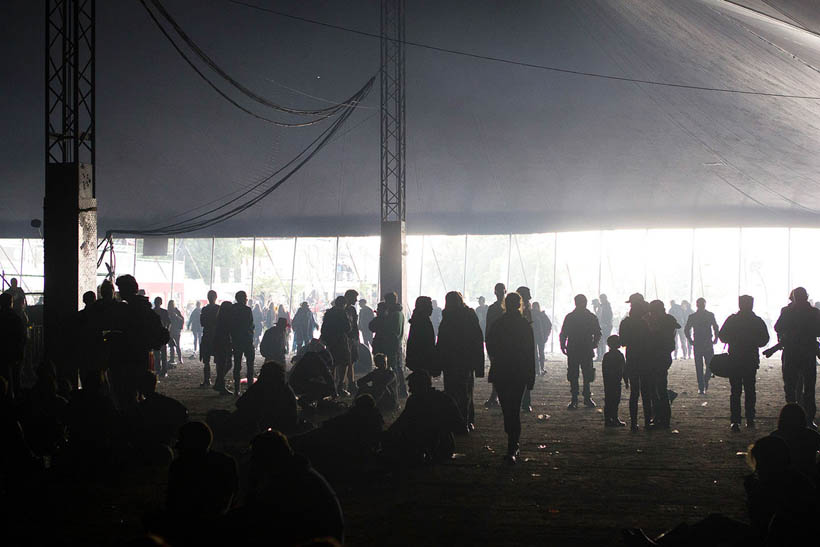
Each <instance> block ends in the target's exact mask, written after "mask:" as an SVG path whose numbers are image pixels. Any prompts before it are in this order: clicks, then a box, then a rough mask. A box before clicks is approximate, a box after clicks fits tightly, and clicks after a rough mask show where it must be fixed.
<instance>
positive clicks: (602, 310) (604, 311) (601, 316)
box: [595, 294, 612, 361]
mask: <svg viewBox="0 0 820 547" xmlns="http://www.w3.org/2000/svg"><path fill="white" fill-rule="evenodd" d="M595 316H596V317H597V318H598V325H600V326H601V340H600V341H599V342H598V352H597V354H596V355H595V357H596V359H597V360H598V361H601V360H602V359H603V358H604V353H606V352H607V343H606V341H607V339H608V338H609V335H610V334H612V305H610V303H609V298H607V296H606V295H605V294H601V295H599V296H598V308H597V309H596V310H595Z"/></svg>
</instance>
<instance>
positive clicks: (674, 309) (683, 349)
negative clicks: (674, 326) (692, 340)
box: [669, 300, 689, 359]
mask: <svg viewBox="0 0 820 547" xmlns="http://www.w3.org/2000/svg"><path fill="white" fill-rule="evenodd" d="M669 315H671V316H672V317H674V318H675V321H677V322H678V324H679V325H686V321H687V319H689V316H688V315H687V314H686V312H685V311H684V309H683V306H681V305H680V304H678V303H677V302H675V301H674V300H670V301H669ZM683 331H684V329H683V328H679V329H678V330H677V331H675V359H677V358H678V350H680V354H681V358H682V359H689V345H688V344H687V341H686V334H685V333H684V332H683Z"/></svg>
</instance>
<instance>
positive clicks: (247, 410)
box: [208, 361, 299, 440]
mask: <svg viewBox="0 0 820 547" xmlns="http://www.w3.org/2000/svg"><path fill="white" fill-rule="evenodd" d="M298 413H299V409H298V407H297V405H296V395H294V393H293V390H292V389H291V388H290V385H288V383H287V381H286V374H285V367H284V365H282V364H280V363H276V362H274V361H268V362H267V363H265V364H264V365H262V369H261V370H260V371H259V377H258V378H257V380H256V382H254V383H253V385H251V386H250V387H249V388H248V390H247V391H246V392H245V393H243V394H242V396H241V397H240V398H239V399H237V401H236V410H235V411H234V412H233V413H230V414H228V413H227V411H225V410H211V411H210V412H208V424H209V425H210V426H211V427H212V428H214V431H216V436H217V438H219V439H224V438H230V439H245V440H247V439H249V438H251V437H253V436H254V435H255V434H257V433H258V432H260V431H264V430H266V429H276V430H277V431H287V432H292V431H294V430H296V428H297V425H298V423H299V420H298Z"/></svg>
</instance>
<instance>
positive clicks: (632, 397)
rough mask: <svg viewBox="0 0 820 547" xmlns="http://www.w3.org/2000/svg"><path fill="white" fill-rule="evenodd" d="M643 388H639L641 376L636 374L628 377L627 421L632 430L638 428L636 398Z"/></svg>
mask: <svg viewBox="0 0 820 547" xmlns="http://www.w3.org/2000/svg"><path fill="white" fill-rule="evenodd" d="M642 391H643V388H642V386H641V376H640V375H638V374H630V375H629V421H630V424H631V425H632V427H633V428H636V427H638V397H639V396H640V394H641V392H642Z"/></svg>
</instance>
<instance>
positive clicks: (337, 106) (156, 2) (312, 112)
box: [150, 0, 350, 117]
mask: <svg viewBox="0 0 820 547" xmlns="http://www.w3.org/2000/svg"><path fill="white" fill-rule="evenodd" d="M150 2H151V3H152V4H153V6H154V8H155V9H156V10H157V11H158V12H159V14H160V15H162V17H163V18H164V19H165V20H166V21H167V22H168V23H169V24H170V25H171V27H173V29H174V30H175V31H176V33H177V35H179V37H180V38H181V39H182V41H184V42H185V43H186V44H187V45H188V47H189V48H191V50H192V51H193V52H194V53H196V55H197V56H198V57H199V58H200V59H201V60H202V61H203V62H204V63H205V64H206V65H208V66H209V67H210V68H211V69H212V70H213V71H214V72H216V73H217V74H219V75H220V76H221V77H222V78H223V79H224V80H225V81H227V82H228V83H229V84H230V85H231V86H233V87H234V88H236V89H237V90H238V91H240V92H241V93H242V94H243V95H245V96H247V97H248V98H250V99H252V100H254V101H256V102H258V103H259V104H262V105H265V106H267V107H269V108H273V109H274V110H278V111H280V112H284V113H286V114H298V115H309V116H323V117H329V116H333V115H334V114H336V113H337V112H339V110H341V109H342V108H344V107H345V106H349V105H350V103H347V102H342V103H332V106H328V107H325V108H318V109H299V108H291V107H287V106H282V105H280V104H277V103H275V102H273V101H270V100H269V99H266V98H265V97H262V96H260V95H258V94H256V93H254V92H253V91H251V90H250V89H248V88H247V87H245V86H244V85H242V83H240V82H239V81H237V80H236V79H234V78H233V77H232V76H231V75H230V74H228V73H227V72H226V71H225V70H224V69H223V68H222V67H220V66H219V65H218V64H217V63H216V62H215V61H214V60H213V59H212V58H211V57H210V56H209V55H208V54H207V53H205V51H203V50H202V48H200V47H199V46H198V45H197V44H196V42H194V41H193V40H192V39H191V38H190V37H189V36H188V34H187V33H186V32H185V31H184V30H183V28H182V27H181V26H180V25H179V24H178V23H177V22H176V20H175V19H174V18H173V17H172V16H171V14H170V13H168V11H167V10H166V9H165V7H164V6H163V5H162V3H161V2H160V0H150Z"/></svg>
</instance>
